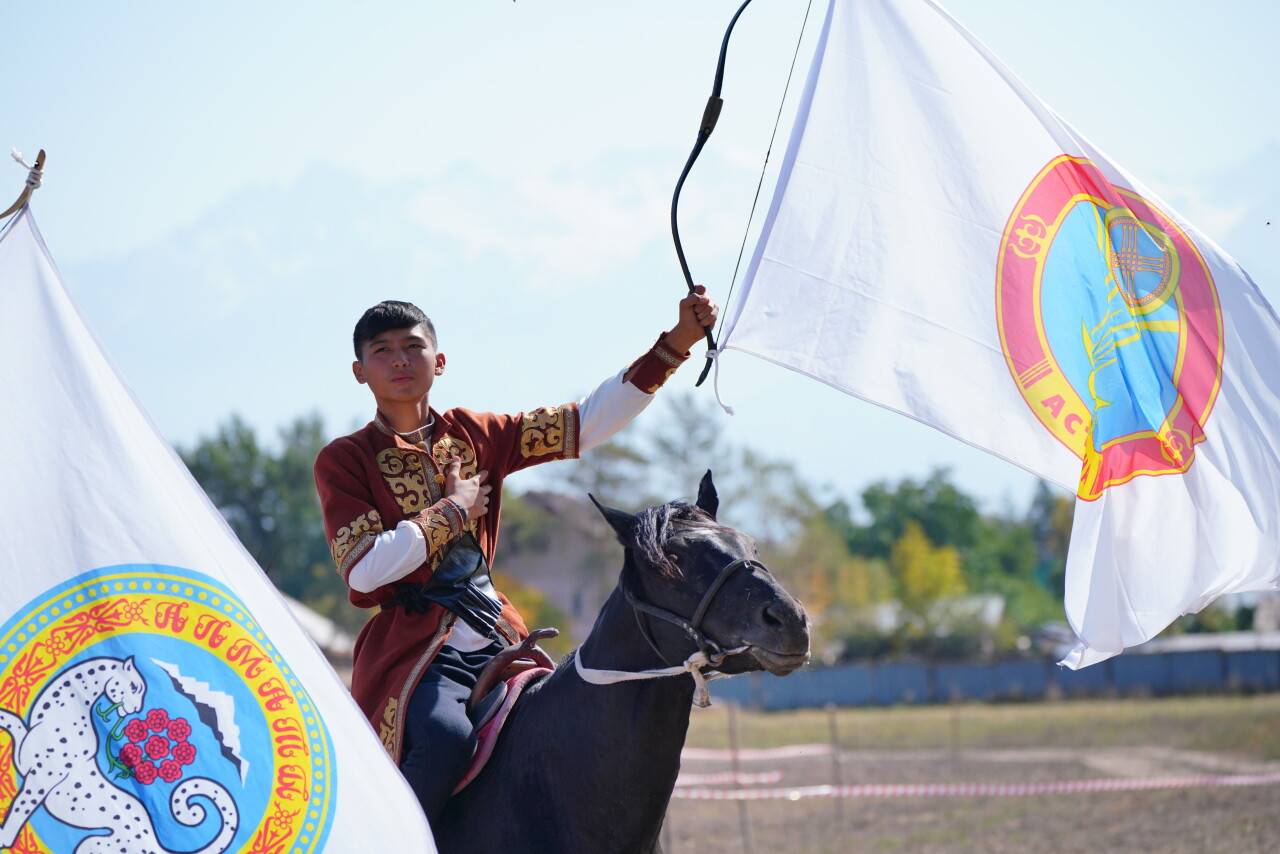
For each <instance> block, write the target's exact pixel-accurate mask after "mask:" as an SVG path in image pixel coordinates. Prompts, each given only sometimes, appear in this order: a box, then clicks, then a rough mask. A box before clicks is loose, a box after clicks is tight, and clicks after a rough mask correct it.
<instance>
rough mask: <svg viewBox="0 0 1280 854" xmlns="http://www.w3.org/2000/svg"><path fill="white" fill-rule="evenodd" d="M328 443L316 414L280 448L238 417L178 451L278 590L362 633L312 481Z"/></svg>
mask: <svg viewBox="0 0 1280 854" xmlns="http://www.w3.org/2000/svg"><path fill="white" fill-rule="evenodd" d="M324 444H325V435H324V428H323V424H322V423H321V420H320V418H319V416H316V415H310V416H304V417H301V418H298V419H297V420H295V421H293V422H292V423H290V424H288V425H286V426H285V427H284V428H282V429H281V430H280V433H279V441H278V443H277V445H276V447H275V448H268V447H265V446H264V445H263V444H262V443H261V442H259V440H258V437H257V435H256V434H255V433H254V431H253V428H251V427H250V426H249V425H248V424H246V423H245V422H244V421H243V420H241V419H240V418H239V417H238V416H235V415H233V416H231V417H230V418H229V419H228V420H227V421H226V422H225V423H224V424H222V425H221V426H220V427H218V429H217V431H216V432H215V433H214V434H213V435H212V436H206V437H202V438H200V439H199V440H198V441H197V442H196V443H195V444H194V445H193V446H191V447H190V448H184V449H179V454H180V455H181V456H182V459H183V461H184V462H185V463H186V465H187V468H188V469H190V470H191V473H192V475H194V476H195V478H196V480H197V481H198V482H199V483H200V486H201V487H202V488H203V489H204V491H205V493H206V494H207V495H208V496H209V498H210V499H211V500H212V501H213V503H214V505H215V506H216V507H217V508H218V510H219V511H220V512H221V513H222V516H223V518H225V519H226V520H227V522H228V523H229V524H230V525H231V529H232V530H233V531H235V534H236V536H237V537H239V539H240V542H241V543H243V544H244V546H245V548H246V549H247V550H248V551H249V554H251V555H253V557H254V559H255V560H256V561H257V562H258V565H259V566H261V567H262V569H263V571H264V572H266V573H267V575H268V576H269V577H270V578H271V580H272V582H273V583H274V584H275V585H276V587H278V588H279V589H280V590H282V591H283V592H285V593H287V594H289V595H290V596H292V597H294V598H295V599H298V600H300V601H302V602H305V603H306V604H307V605H308V606H310V607H311V608H314V609H315V610H316V611H318V612H320V613H322V614H324V615H326V616H328V617H329V618H331V619H333V620H334V621H336V622H338V623H339V624H341V625H343V626H346V627H347V628H356V627H358V626H360V625H361V624H362V623H363V621H364V619H365V617H366V616H367V614H366V613H365V612H363V611H360V610H359V609H357V608H354V607H352V606H351V605H349V604H348V603H347V599H346V595H345V590H344V588H343V585H342V584H341V582H340V581H339V580H338V579H337V577H336V574H335V570H334V568H333V561H332V559H331V558H330V556H329V546H328V540H327V539H326V537H325V532H324V522H323V519H322V518H321V515H320V502H319V500H318V499H317V497H316V492H315V486H314V481H313V480H312V476H311V468H312V465H313V463H314V461H315V458H316V455H317V454H319V452H320V449H321V448H322V447H324Z"/></svg>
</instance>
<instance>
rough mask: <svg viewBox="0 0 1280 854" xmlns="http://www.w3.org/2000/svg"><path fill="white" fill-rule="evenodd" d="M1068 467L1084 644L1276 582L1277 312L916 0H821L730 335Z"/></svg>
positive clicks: (1071, 598) (1103, 650)
mask: <svg viewBox="0 0 1280 854" xmlns="http://www.w3.org/2000/svg"><path fill="white" fill-rule="evenodd" d="M724 345H725V346H727V347H728V348H730V349H735V350H741V351H744V352H748V353H753V354H755V355H757V356H759V357H762V358H764V359H768V360H770V361H773V362H776V363H778V364H780V365H783V366H785V367H788V368H791V369H793V370H796V371H799V372H801V373H804V374H807V375H809V376H811V377H814V378H815V379H818V380H821V381H822V382H825V383H828V384H830V385H832V386H834V387H836V388H838V389H841V390H843V391H845V392H848V393H849V394H853V395H856V396H858V397H861V398H864V399H866V400H869V401H871V402H873V403H877V404H879V405H881V406H885V407H887V408H889V409H892V410H895V411H897V412H900V413H902V414H905V415H908V416H910V417H912V418H916V419H918V420H920V421H922V422H924V423H926V424H929V425H931V426H933V427H936V428H937V429H939V430H941V431H943V432H945V433H948V434H950V435H952V436H954V437H956V438H958V439H960V440H962V441H964V442H967V443H969V444H972V445H975V446H977V447H979V448H982V449H984V450H987V451H990V452H991V453H993V454H995V455H997V456H1000V457H1003V458H1004V459H1007V460H1009V461H1011V462H1013V463H1016V464H1017V465H1019V466H1022V467H1023V468H1025V469H1027V470H1028V471H1031V472H1033V473H1035V474H1038V475H1040V476H1041V477H1044V478H1046V479H1048V480H1051V481H1054V482H1057V483H1059V484H1062V485H1066V486H1068V487H1069V488H1072V489H1074V490H1076V492H1077V495H1078V499H1077V503H1076V517H1075V527H1074V530H1073V534H1072V541H1071V548H1070V557H1069V558H1068V562H1067V589H1066V610H1067V617H1068V619H1069V620H1070V622H1071V625H1072V627H1073V628H1074V629H1075V631H1076V633H1077V634H1078V635H1079V636H1080V638H1081V640H1082V643H1081V645H1080V646H1079V647H1078V648H1077V649H1076V650H1075V651H1074V652H1073V653H1072V654H1071V655H1070V656H1069V657H1068V659H1067V661H1066V662H1064V663H1066V664H1068V665H1069V666H1072V667H1080V666H1083V665H1086V664H1090V663H1093V662H1096V661H1100V660H1102V659H1104V658H1107V657H1109V656H1112V655H1115V654H1117V653H1119V652H1120V651H1121V650H1123V649H1124V648H1125V647H1128V646H1133V645H1136V644H1139V643H1142V642H1143V641H1145V640H1148V639H1150V638H1151V637H1153V636H1154V635H1156V634H1157V633H1158V632H1160V631H1161V630H1162V629H1163V628H1165V626H1167V625H1168V624H1169V623H1170V622H1172V621H1173V620H1174V619H1176V618H1177V617H1178V616H1179V615H1181V614H1183V613H1189V612H1193V611H1197V610H1199V609H1200V608H1202V607H1204V606H1205V605H1207V604H1208V603H1209V602H1210V601H1212V600H1213V599H1214V598H1215V597H1217V596H1220V595H1222V594H1224V593H1230V592H1237V591H1249V590H1263V589H1272V588H1275V587H1276V586H1277V580H1278V579H1280V499H1278V496H1280V443H1278V439H1277V437H1278V436H1280V321H1278V320H1277V317H1276V314H1275V312H1274V311H1273V310H1272V308H1271V307H1270V306H1269V305H1268V304H1267V302H1266V300H1265V299H1264V298H1263V296H1262V295H1261V293H1260V292H1259V291H1258V289H1257V287H1256V286H1255V285H1254V284H1253V282H1252V281H1250V279H1249V277H1248V276H1247V275H1246V274H1245V272H1244V271H1243V270H1242V269H1241V268H1240V267H1239V265H1237V264H1236V263H1235V262H1234V261H1233V260H1232V259H1231V258H1230V257H1228V256H1227V255H1226V254H1225V253H1224V252H1223V251H1222V250H1221V249H1220V248H1218V246H1217V245H1215V244H1214V243H1213V242H1212V241H1211V240H1209V239H1208V238H1206V237H1205V236H1204V235H1202V234H1200V233H1199V232H1198V231H1196V230H1195V229H1194V228H1192V227H1191V226H1190V225H1189V224H1188V223H1187V222H1185V221H1184V220H1183V219H1181V218H1180V217H1178V216H1177V214H1175V213H1174V212H1173V211H1172V210H1170V209H1169V207H1168V206H1167V205H1166V204H1164V203H1163V202H1161V201H1160V200H1159V199H1158V198H1156V197H1155V196H1154V194H1152V193H1151V191H1150V190H1148V189H1147V188H1146V187H1144V186H1143V185H1142V184H1141V183H1140V182H1139V181H1137V180H1136V179H1134V178H1133V177H1132V176H1131V175H1129V174H1128V173H1127V172H1125V171H1124V170H1122V169H1120V168H1119V167H1118V166H1116V165H1115V164H1114V163H1112V162H1111V161H1109V160H1108V159H1107V158H1106V157H1105V156H1104V155H1103V154H1101V153H1100V152H1099V151H1098V150H1097V149H1095V148H1094V147H1093V146H1091V145H1090V144H1089V143H1088V142H1087V141H1086V140H1084V139H1083V138H1081V136H1080V135H1079V134H1078V133H1076V132H1075V131H1074V130H1073V129H1072V128H1071V127H1069V126H1068V125H1067V124H1066V123H1065V122H1063V121H1062V120H1061V119H1060V118H1058V116H1057V115H1056V114H1055V113H1054V112H1053V111H1052V110H1051V109H1049V108H1048V107H1047V106H1046V105H1045V104H1043V103H1042V102H1041V101H1040V100H1039V99H1038V98H1037V97H1036V96H1035V95H1034V94H1033V93H1032V92H1030V91H1029V90H1028V89H1027V88H1026V86H1024V85H1023V84H1022V83H1021V82H1020V81H1019V80H1018V79H1017V78H1016V77H1015V76H1014V75H1013V74H1012V73H1011V72H1010V71H1009V70H1008V69H1007V68H1005V67H1004V65H1002V64H1001V63H1000V61H999V60H998V59H996V58H995V57H994V56H993V55H992V54H991V53H990V52H989V51H987V50H986V48H984V47H983V46H982V45H981V44H980V43H979V42H978V41H977V40H976V39H975V38H974V37H973V36H972V35H971V34H969V33H968V32H966V31H965V30H964V29H963V28H962V27H960V26H959V25H958V24H957V23H956V22H955V21H954V20H952V19H951V18H950V17H949V16H948V15H947V14H946V13H945V12H943V11H942V10H941V9H940V8H939V7H938V6H937V5H936V4H934V3H932V2H928V1H927V0H902V1H901V2H894V0H860V2H853V1H852V0H832V3H831V5H830V7H829V9H828V12H827V18H826V22H825V25H824V28H823V32H822V36H821V39H820V43H819V45H818V48H817V53H816V55H815V58H814V61H813V65H812V68H811V70H810V75H809V80H808V84H807V86H806V91H805V94H804V99H803V102H802V103H801V106H800V109H799V112H798V115H797V120H796V126H795V129H794V131H793V133H792V137H791V142H790V145H789V148H788V151H787V155H786V158H785V161H784V162H783V165H782V168H781V173H780V178H779V182H778V188H777V192H776V194H775V197H774V200H773V204H772V206H771V208H770V211H769V215H768V218H767V219H766V221H765V225H764V229H763V232H762V234H761V237H760V242H759V244H758V245H757V247H756V250H755V254H754V257H753V258H752V262H751V266H750V268H749V270H748V274H747V277H746V279H745V281H744V293H743V296H742V297H741V298H740V300H739V301H738V302H737V304H736V306H735V307H734V309H733V313H732V314H731V316H730V318H729V321H728V325H727V329H726V336H725V340H724Z"/></svg>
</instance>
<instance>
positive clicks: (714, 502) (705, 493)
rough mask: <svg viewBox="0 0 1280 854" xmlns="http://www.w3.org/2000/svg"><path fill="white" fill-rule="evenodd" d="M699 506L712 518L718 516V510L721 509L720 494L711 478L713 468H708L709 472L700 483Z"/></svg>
mask: <svg viewBox="0 0 1280 854" xmlns="http://www.w3.org/2000/svg"><path fill="white" fill-rule="evenodd" d="M698 507H699V509H701V510H703V511H704V512H705V513H706V514H707V515H708V516H710V517H711V518H712V519H714V518H716V511H717V510H719V509H720V496H719V495H717V494H716V484H715V481H713V480H712V479H711V469H707V473H706V474H704V475H703V476H702V482H701V483H699V484H698Z"/></svg>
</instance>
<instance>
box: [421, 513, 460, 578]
mask: <svg viewBox="0 0 1280 854" xmlns="http://www.w3.org/2000/svg"><path fill="white" fill-rule="evenodd" d="M409 521H411V522H413V524H415V525H417V526H418V530H420V531H422V536H423V537H424V538H425V539H426V541H427V554H428V555H429V556H430V557H431V558H433V560H432V563H433V568H434V563H435V561H434V558H435V556H436V555H437V554H440V553H442V552H443V551H444V549H445V547H446V546H448V545H449V541H450V540H452V539H453V538H454V537H455V536H456V535H457V534H458V533H459V531H460V528H461V525H455V524H453V522H452V521H451V520H450V519H449V517H448V516H447V515H446V514H444V513H443V512H441V511H439V510H435V509H432V510H428V511H427V512H425V513H420V514H418V515H417V516H414V517H413V518H412V519H410V520H409ZM461 521H462V520H461V519H459V520H458V522H461Z"/></svg>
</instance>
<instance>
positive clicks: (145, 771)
mask: <svg viewBox="0 0 1280 854" xmlns="http://www.w3.org/2000/svg"><path fill="white" fill-rule="evenodd" d="M159 773H160V772H159V770H158V769H157V768H156V766H155V765H152V764H151V763H150V762H141V763H139V764H138V767H136V768H134V769H133V776H134V778H135V779H136V780H137V781H138V782H139V783H141V784H142V785H144V786H150V785H151V784H152V783H154V782H155V781H156V777H157V776H158V775H159Z"/></svg>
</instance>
